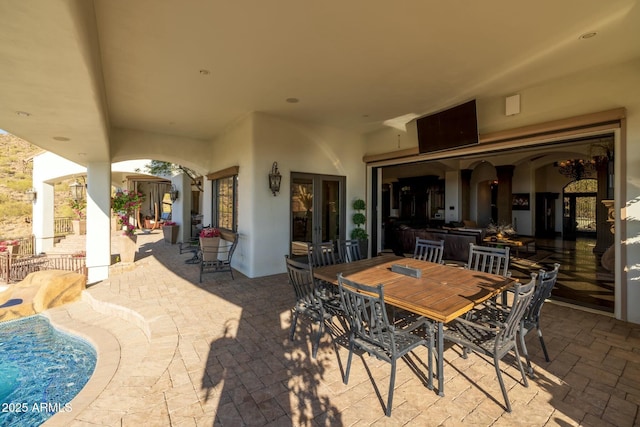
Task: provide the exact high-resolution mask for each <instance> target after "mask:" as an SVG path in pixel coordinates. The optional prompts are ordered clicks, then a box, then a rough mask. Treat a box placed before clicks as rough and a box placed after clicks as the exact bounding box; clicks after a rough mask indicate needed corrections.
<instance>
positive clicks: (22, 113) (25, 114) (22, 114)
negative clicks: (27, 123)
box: [16, 111, 31, 117]
mask: <svg viewBox="0 0 640 427" xmlns="http://www.w3.org/2000/svg"><path fill="white" fill-rule="evenodd" d="M16 114H17V115H19V116H22V117H29V116H30V115H31V113H27V112H26V111H16Z"/></svg>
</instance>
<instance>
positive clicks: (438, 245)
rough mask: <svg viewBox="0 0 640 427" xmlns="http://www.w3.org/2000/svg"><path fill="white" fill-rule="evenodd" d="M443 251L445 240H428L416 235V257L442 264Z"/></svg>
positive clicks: (414, 255)
mask: <svg viewBox="0 0 640 427" xmlns="http://www.w3.org/2000/svg"><path fill="white" fill-rule="evenodd" d="M443 253H444V240H427V239H421V238H420V237H416V247H415V249H414V251H413V258H414V259H419V260H422V261H429V262H435V263H437V264H442V254H443Z"/></svg>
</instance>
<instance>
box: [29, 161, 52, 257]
mask: <svg viewBox="0 0 640 427" xmlns="http://www.w3.org/2000/svg"><path fill="white" fill-rule="evenodd" d="M47 164H48V162H47V156H40V155H38V156H34V158H33V174H32V183H33V188H34V190H35V191H36V200H35V201H34V202H33V210H32V214H31V230H32V233H33V235H34V236H35V245H36V247H35V253H36V254H39V253H42V252H47V251H49V250H51V249H52V248H53V245H54V237H55V230H54V224H53V223H54V218H53V214H54V212H53V205H54V196H55V192H54V186H53V184H50V183H48V182H45V181H46V180H47V178H48V176H47V171H48V168H47Z"/></svg>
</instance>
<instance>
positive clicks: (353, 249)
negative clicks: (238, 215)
mask: <svg viewBox="0 0 640 427" xmlns="http://www.w3.org/2000/svg"><path fill="white" fill-rule="evenodd" d="M336 246H338V255H339V257H340V261H342V262H353V261H358V260H361V259H362V254H361V253H360V241H358V240H338V241H337V242H336Z"/></svg>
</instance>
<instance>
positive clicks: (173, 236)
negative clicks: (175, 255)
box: [162, 225, 180, 245]
mask: <svg viewBox="0 0 640 427" xmlns="http://www.w3.org/2000/svg"><path fill="white" fill-rule="evenodd" d="M179 229H180V226H179V225H165V226H164V227H162V233H163V234H164V241H165V242H167V243H171V244H172V245H175V243H176V242H177V241H178V230H179Z"/></svg>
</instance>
